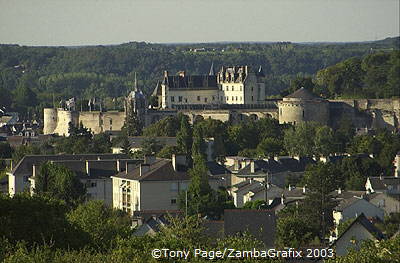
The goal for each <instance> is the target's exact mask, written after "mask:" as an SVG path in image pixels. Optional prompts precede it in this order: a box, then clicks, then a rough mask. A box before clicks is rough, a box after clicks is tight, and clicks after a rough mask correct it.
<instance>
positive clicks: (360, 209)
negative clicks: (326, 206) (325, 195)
mask: <svg viewBox="0 0 400 263" xmlns="http://www.w3.org/2000/svg"><path fill="white" fill-rule="evenodd" d="M361 214H364V215H365V216H366V217H368V218H377V219H379V220H382V221H383V219H384V214H385V212H384V211H383V209H382V208H379V207H377V206H376V205H374V204H372V203H370V202H368V200H366V198H365V196H363V197H358V196H353V197H351V198H348V199H343V200H342V201H341V202H340V203H339V205H337V206H336V207H335V208H334V210H333V220H334V222H335V225H336V226H338V225H339V223H340V222H341V221H345V220H347V219H350V218H355V217H357V216H359V215H361Z"/></svg>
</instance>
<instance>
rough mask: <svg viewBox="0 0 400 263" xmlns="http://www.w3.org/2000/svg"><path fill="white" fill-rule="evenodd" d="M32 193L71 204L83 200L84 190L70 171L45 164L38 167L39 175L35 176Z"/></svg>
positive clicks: (55, 165)
mask: <svg viewBox="0 0 400 263" xmlns="http://www.w3.org/2000/svg"><path fill="white" fill-rule="evenodd" d="M34 192H35V193H37V194H44V195H47V196H51V197H53V198H57V199H61V200H64V201H66V202H67V203H68V204H73V203H75V202H76V201H81V200H82V199H83V198H84V196H85V194H86V189H85V187H84V185H83V184H82V183H81V182H80V181H79V179H78V178H77V177H76V175H75V174H74V173H73V172H71V170H69V169H68V168H66V167H64V166H61V165H57V164H52V163H50V162H47V163H44V164H42V165H41V166H40V171H39V173H38V174H36V175H35V189H34Z"/></svg>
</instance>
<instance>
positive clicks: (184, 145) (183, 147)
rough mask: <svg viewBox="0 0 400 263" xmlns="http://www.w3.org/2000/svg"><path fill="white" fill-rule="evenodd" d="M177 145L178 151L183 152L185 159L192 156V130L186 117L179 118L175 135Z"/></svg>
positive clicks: (189, 158)
mask: <svg viewBox="0 0 400 263" xmlns="http://www.w3.org/2000/svg"><path fill="white" fill-rule="evenodd" d="M176 142H177V147H178V149H179V151H180V153H182V154H185V155H186V158H187V160H191V158H192V144H193V130H192V127H191V125H190V123H189V120H188V118H187V117H186V116H185V117H183V118H181V128H180V130H179V132H178V133H177V135H176ZM189 163H191V162H189Z"/></svg>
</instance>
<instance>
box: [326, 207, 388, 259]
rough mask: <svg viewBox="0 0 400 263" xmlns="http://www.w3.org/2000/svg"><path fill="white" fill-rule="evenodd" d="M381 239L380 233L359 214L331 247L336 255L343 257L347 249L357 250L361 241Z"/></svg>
mask: <svg viewBox="0 0 400 263" xmlns="http://www.w3.org/2000/svg"><path fill="white" fill-rule="evenodd" d="M383 237H384V236H383V234H382V232H381V231H380V230H379V229H377V228H376V227H375V226H374V225H373V224H372V223H371V222H370V221H369V220H368V219H367V217H366V216H365V215H364V214H363V213H361V214H360V215H359V216H357V218H356V219H355V220H354V221H353V222H352V223H351V224H350V226H348V227H347V229H346V230H345V231H344V232H343V233H342V234H341V235H340V236H339V237H338V238H337V239H336V240H335V241H334V242H333V244H332V245H331V247H332V248H335V251H336V255H338V256H345V255H346V254H347V253H348V250H349V249H356V250H358V249H359V248H360V246H361V243H362V242H363V241H366V240H373V241H375V240H381V239H382V238H383Z"/></svg>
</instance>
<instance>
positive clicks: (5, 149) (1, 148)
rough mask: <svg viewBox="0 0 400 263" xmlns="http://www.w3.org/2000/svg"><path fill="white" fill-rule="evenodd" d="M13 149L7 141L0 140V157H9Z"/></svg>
mask: <svg viewBox="0 0 400 263" xmlns="http://www.w3.org/2000/svg"><path fill="white" fill-rule="evenodd" d="M12 154H13V149H12V148H11V145H10V144H9V143H8V142H0V159H5V158H11V156H12Z"/></svg>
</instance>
